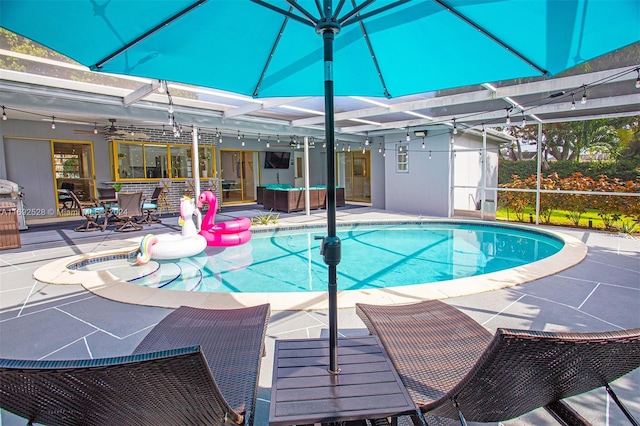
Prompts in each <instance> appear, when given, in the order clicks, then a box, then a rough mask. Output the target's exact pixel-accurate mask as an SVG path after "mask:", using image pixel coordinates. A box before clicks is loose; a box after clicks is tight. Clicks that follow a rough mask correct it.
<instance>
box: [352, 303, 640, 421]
mask: <svg viewBox="0 0 640 426" xmlns="http://www.w3.org/2000/svg"><path fill="white" fill-rule="evenodd" d="M356 312H357V314H358V316H359V317H360V318H361V319H362V320H363V321H364V323H365V324H366V326H367V328H368V329H369V331H370V332H371V334H375V335H377V336H378V337H379V338H380V340H381V341H382V344H383V345H384V347H385V349H386V350H387V353H388V354H389V356H390V358H391V360H392V361H393V364H394V365H395V367H396V369H397V371H398V373H399V374H400V377H401V378H402V381H403V383H404V384H405V386H406V388H407V390H408V392H409V395H411V398H412V399H413V401H414V402H415V403H416V405H417V406H418V407H419V408H420V409H421V411H422V412H423V413H425V414H426V415H429V416H436V418H435V420H437V419H441V420H443V418H444V419H460V421H461V422H462V423H463V424H465V423H464V421H465V419H466V420H467V421H475V422H499V421H505V420H508V419H512V418H515V417H518V416H521V415H523V414H525V413H528V412H529V411H532V410H534V409H536V408H540V407H544V408H545V409H547V411H549V412H550V413H551V414H552V415H553V417H554V418H556V419H557V420H558V421H559V422H560V423H562V421H563V420H564V421H567V422H569V424H588V423H587V422H586V421H585V420H584V419H583V418H582V416H580V415H579V414H578V413H576V412H575V411H573V409H571V407H569V406H568V405H567V404H566V403H564V402H563V401H561V400H562V399H564V398H568V397H570V396H574V395H579V394H582V393H585V392H588V391H590V390H593V389H596V388H599V387H606V389H607V391H608V392H609V393H610V394H611V396H612V398H613V399H614V400H615V401H616V402H617V403H618V402H619V400H618V398H617V397H616V396H615V394H614V393H613V390H611V388H610V387H609V383H611V382H612V381H614V380H616V379H617V378H620V377H622V376H624V375H625V374H627V373H629V372H631V371H633V370H634V369H636V368H638V367H640V328H638V329H632V330H623V331H613V332H605V333H554V332H544V331H528V330H513V329H498V330H497V331H496V334H495V335H494V336H493V337H492V336H491V333H489V332H488V331H487V330H486V329H484V328H483V327H482V326H481V325H480V324H478V323H477V322H476V321H474V320H473V319H472V318H470V317H469V316H467V315H466V314H464V313H463V312H461V311H459V310H458V309H456V308H454V307H452V306H450V305H447V304H446V303H443V302H440V301H437V300H430V301H425V302H421V303H416V304H411V305H397V306H375V305H364V304H356ZM618 405H619V406H620V408H621V409H622V410H623V412H624V413H625V415H626V416H627V417H628V418H629V419H630V421H632V422H633V421H634V420H631V419H632V417H630V416H631V414H630V413H629V412H628V411H627V410H626V408H625V407H624V406H623V405H622V404H621V403H619V404H618ZM414 421H417V419H414ZM434 423H438V422H437V421H434ZM635 424H637V423H635Z"/></svg>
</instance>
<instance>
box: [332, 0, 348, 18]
mask: <svg viewBox="0 0 640 426" xmlns="http://www.w3.org/2000/svg"><path fill="white" fill-rule="evenodd" d="M345 1H346V0H340V3H338V6H336V9H335V11H334V12H333V16H332V17H331V19H332V20H333V21H337V20H338V15H340V11H341V10H342V7H343V6H344V2H345Z"/></svg>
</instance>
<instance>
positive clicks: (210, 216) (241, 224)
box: [198, 191, 251, 247]
mask: <svg viewBox="0 0 640 426" xmlns="http://www.w3.org/2000/svg"><path fill="white" fill-rule="evenodd" d="M205 204H209V210H208V211H207V214H205V216H204V219H203V220H202V229H201V230H200V235H202V236H203V237H204V238H205V239H206V240H207V245H209V246H218V247H229V246H237V245H240V244H244V243H246V242H248V241H249V240H250V239H251V231H249V228H250V227H251V220H249V219H248V218H246V217H239V218H237V219H234V220H230V221H227V222H220V223H215V218H216V210H217V209H218V199H217V198H216V196H215V194H214V193H213V192H211V191H203V192H202V193H201V194H200V197H198V208H200V209H201V208H202V207H204V205H205Z"/></svg>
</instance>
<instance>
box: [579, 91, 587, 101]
mask: <svg viewBox="0 0 640 426" xmlns="http://www.w3.org/2000/svg"><path fill="white" fill-rule="evenodd" d="M580 103H581V104H582V105H584V104H586V103H587V88H586V87H585V89H584V93H582V100H581V101H580Z"/></svg>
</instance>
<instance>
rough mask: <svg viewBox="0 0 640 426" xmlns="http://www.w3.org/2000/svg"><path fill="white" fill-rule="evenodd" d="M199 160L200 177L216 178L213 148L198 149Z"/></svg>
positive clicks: (202, 147)
mask: <svg viewBox="0 0 640 426" xmlns="http://www.w3.org/2000/svg"><path fill="white" fill-rule="evenodd" d="M198 158H199V159H200V177H203V178H212V177H216V176H215V170H214V165H215V162H214V158H213V148H211V147H210V146H200V147H198Z"/></svg>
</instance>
